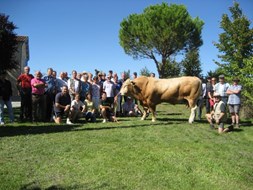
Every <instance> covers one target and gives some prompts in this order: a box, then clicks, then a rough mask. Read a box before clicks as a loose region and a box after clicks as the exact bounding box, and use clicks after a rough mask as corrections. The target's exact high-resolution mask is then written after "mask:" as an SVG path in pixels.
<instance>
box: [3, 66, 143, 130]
mask: <svg viewBox="0 0 253 190" xmlns="http://www.w3.org/2000/svg"><path fill="white" fill-rule="evenodd" d="M71 74H72V75H71V77H68V73H67V72H61V73H60V74H59V77H57V72H56V71H54V70H53V69H52V68H48V70H47V74H46V75H45V76H43V75H42V73H41V72H40V71H36V72H35V74H34V75H32V74H30V68H29V67H28V66H26V67H24V72H23V73H22V74H21V75H20V76H19V77H18V78H17V88H18V92H19V95H20V97H21V107H20V116H19V121H21V122H22V121H31V122H39V121H42V122H50V121H55V123H61V122H62V118H63V116H64V115H66V117H67V119H66V123H67V124H73V123H74V122H77V121H78V119H80V118H85V119H86V120H87V121H91V122H95V121H96V118H97V117H102V119H103V122H104V123H105V122H107V121H116V120H117V119H116V116H138V115H139V114H141V110H140V109H139V107H138V104H137V102H136V101H134V100H133V99H132V98H130V97H122V96H121V95H120V93H119V91H120V88H121V86H122V84H123V83H124V81H125V80H126V73H124V72H123V73H122V74H121V78H120V79H119V77H118V75H117V73H113V71H112V70H110V71H109V73H108V74H107V75H106V74H105V73H104V72H96V74H95V76H94V77H93V74H92V73H89V72H86V71H83V72H82V73H77V71H75V70H73V71H72V73H71ZM136 77H137V73H136V72H134V73H133V76H132V78H133V79H134V78H136ZM2 81H3V82H2ZM2 83H4V85H2ZM0 85H1V86H0V87H1V89H0V106H1V107H0V122H1V125H3V124H4V117H3V108H4V105H6V106H7V108H8V111H9V118H10V122H13V121H14V116H13V111H12V105H11V96H12V90H11V88H12V87H11V83H10V82H9V81H8V80H7V79H6V78H5V75H3V74H1V78H0ZM2 93H3V95H2Z"/></svg>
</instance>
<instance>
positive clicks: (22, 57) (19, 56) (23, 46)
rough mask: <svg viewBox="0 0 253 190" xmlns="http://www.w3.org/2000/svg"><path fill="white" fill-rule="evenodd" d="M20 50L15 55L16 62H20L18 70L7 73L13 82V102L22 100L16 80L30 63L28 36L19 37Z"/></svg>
mask: <svg viewBox="0 0 253 190" xmlns="http://www.w3.org/2000/svg"><path fill="white" fill-rule="evenodd" d="M17 41H18V48H17V52H16V53H15V60H16V61H17V62H18V65H19V66H18V68H17V69H13V70H12V71H11V72H8V73H7V78H8V79H9V80H10V81H11V84H12V92H13V97H12V100H13V101H18V100H19V99H20V98H19V96H18V90H17V87H16V80H17V78H18V76H19V75H20V74H21V73H22V72H23V68H24V67H25V66H27V65H28V61H29V38H28V36H17Z"/></svg>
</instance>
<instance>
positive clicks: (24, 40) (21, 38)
mask: <svg viewBox="0 0 253 190" xmlns="http://www.w3.org/2000/svg"><path fill="white" fill-rule="evenodd" d="M27 40H28V36H17V41H19V42H26V41H27Z"/></svg>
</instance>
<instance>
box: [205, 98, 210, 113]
mask: <svg viewBox="0 0 253 190" xmlns="http://www.w3.org/2000/svg"><path fill="white" fill-rule="evenodd" d="M210 112H211V106H210V102H209V98H206V113H210Z"/></svg>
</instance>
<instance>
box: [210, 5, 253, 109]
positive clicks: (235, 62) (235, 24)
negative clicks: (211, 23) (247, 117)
mask: <svg viewBox="0 0 253 190" xmlns="http://www.w3.org/2000/svg"><path fill="white" fill-rule="evenodd" d="M229 10H230V12H231V17H229V16H228V15H227V14H224V15H223V16H222V20H221V22H220V25H221V28H222V29H223V30H224V32H223V33H221V34H220V35H219V43H214V45H215V46H216V47H217V48H218V50H219V52H221V53H222V54H221V55H219V56H218V57H219V58H220V60H221V61H222V63H220V62H218V61H216V64H217V65H219V66H220V68H221V70H222V71H223V73H225V74H226V75H227V78H228V79H229V80H231V79H232V78H233V77H235V76H237V77H238V78H240V80H241V84H242V85H243V90H242V94H243V101H244V105H245V106H249V105H251V107H252V105H253V99H252V94H253V86H252V84H253V69H252V68H253V67H252V66H253V61H252V60H253V58H252V56H253V43H252V42H253V29H252V28H250V23H251V22H250V21H249V20H248V19H247V17H246V16H245V15H243V13H242V9H240V7H239V4H238V3H237V2H234V5H233V6H232V7H230V8H229Z"/></svg>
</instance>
